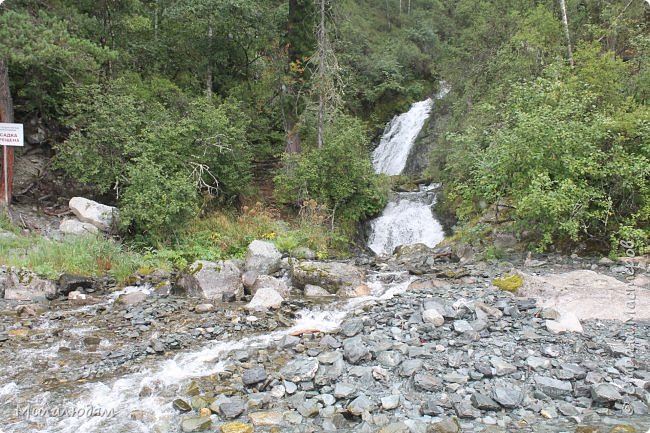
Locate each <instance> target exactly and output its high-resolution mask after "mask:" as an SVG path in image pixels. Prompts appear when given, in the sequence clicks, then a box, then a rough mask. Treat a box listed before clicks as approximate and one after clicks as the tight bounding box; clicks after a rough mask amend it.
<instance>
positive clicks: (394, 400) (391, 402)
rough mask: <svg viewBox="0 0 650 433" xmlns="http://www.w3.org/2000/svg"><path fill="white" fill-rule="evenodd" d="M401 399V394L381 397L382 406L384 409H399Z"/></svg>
mask: <svg viewBox="0 0 650 433" xmlns="http://www.w3.org/2000/svg"><path fill="white" fill-rule="evenodd" d="M399 401H400V396H399V395H388V396H386V397H382V398H381V407H382V409H384V410H391V409H397V408H398V407H399Z"/></svg>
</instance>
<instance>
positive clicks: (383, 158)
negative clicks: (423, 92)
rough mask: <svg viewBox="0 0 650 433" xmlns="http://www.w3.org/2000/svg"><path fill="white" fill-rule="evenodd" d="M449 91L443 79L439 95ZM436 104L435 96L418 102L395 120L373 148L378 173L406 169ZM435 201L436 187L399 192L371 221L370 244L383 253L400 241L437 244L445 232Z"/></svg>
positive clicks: (396, 171) (371, 247) (392, 172)
mask: <svg viewBox="0 0 650 433" xmlns="http://www.w3.org/2000/svg"><path fill="white" fill-rule="evenodd" d="M447 93H449V87H448V86H447V85H446V84H445V83H442V85H441V89H440V91H439V92H438V94H437V95H436V97H435V99H441V98H444V97H445V95H447ZM433 104H434V99H432V98H428V99H426V100H424V101H421V102H416V103H415V104H413V105H412V106H411V109H410V110H409V111H407V112H406V113H404V114H401V115H399V116H395V118H393V120H391V122H390V124H389V125H388V126H387V127H386V130H385V132H384V135H383V136H382V138H381V141H380V143H379V146H377V148H376V149H375V151H374V152H373V157H372V160H373V165H374V167H375V171H376V172H377V173H384V174H388V175H391V176H392V175H399V174H401V173H402V171H403V170H404V167H405V166H406V162H407V160H408V157H409V154H410V153H411V149H412V148H413V144H414V143H415V140H416V138H417V136H418V134H419V133H420V130H421V129H422V127H423V126H424V122H425V121H426V120H427V118H428V117H429V114H430V113H431V108H432V107H433ZM434 203H435V195H434V193H433V188H424V189H423V190H422V191H421V192H415V193H399V194H395V196H394V197H393V198H392V199H391V201H390V202H389V203H388V205H387V206H386V209H384V211H383V213H382V214H381V216H380V217H378V218H376V219H374V220H373V221H372V222H371V224H370V225H371V234H370V238H369V240H368V247H369V248H370V249H371V250H372V251H374V252H375V253H376V254H379V255H381V254H392V253H393V250H394V249H395V247H397V246H399V245H412V244H416V243H422V244H425V245H427V246H429V247H433V246H435V245H437V244H438V243H440V241H442V240H443V238H444V232H443V228H442V226H441V225H440V223H439V222H438V221H437V220H436V219H435V218H434V216H433V213H432V211H431V207H432V206H433V204H434Z"/></svg>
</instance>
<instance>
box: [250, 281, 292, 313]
mask: <svg viewBox="0 0 650 433" xmlns="http://www.w3.org/2000/svg"><path fill="white" fill-rule="evenodd" d="M283 301H284V298H283V297H282V295H281V294H279V293H278V292H277V291H276V290H275V289H272V288H270V287H264V288H261V289H259V290H258V291H257V292H255V296H253V299H251V301H250V302H249V303H248V304H247V305H246V309H248V310H253V311H263V310H268V309H269V308H280V305H282V302H283Z"/></svg>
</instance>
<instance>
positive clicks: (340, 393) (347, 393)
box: [334, 382, 357, 398]
mask: <svg viewBox="0 0 650 433" xmlns="http://www.w3.org/2000/svg"><path fill="white" fill-rule="evenodd" d="M356 392H357V388H356V387H355V386H354V385H352V384H349V383H345V382H338V383H337V384H336V386H335V387H334V397H336V398H350V397H352V396H353V395H355V394H356Z"/></svg>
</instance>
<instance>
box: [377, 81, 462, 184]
mask: <svg viewBox="0 0 650 433" xmlns="http://www.w3.org/2000/svg"><path fill="white" fill-rule="evenodd" d="M447 93H449V86H448V85H447V84H446V83H444V82H442V83H441V86H440V91H439V92H438V94H437V95H436V96H435V99H440V98H443V97H444V96H445V95H446V94H447ZM433 101H434V100H433V99H432V98H427V99H425V100H424V101H420V102H416V103H414V104H413V105H411V108H410V109H409V111H407V112H406V113H403V114H400V115H399V116H396V117H394V118H393V120H391V121H390V123H389V124H388V126H387V127H386V130H385V131H384V135H383V136H382V137H381V141H380V143H379V146H377V148H376V149H375V151H374V152H373V154H372V164H373V166H374V168H375V171H376V172H377V173H384V174H387V175H389V176H395V175H399V174H401V173H402V170H404V167H405V166H406V161H407V159H408V156H409V153H411V148H412V147H413V144H414V143H415V139H416V138H417V136H418V134H419V133H420V130H421V129H422V126H424V122H425V121H426V120H427V118H428V117H429V114H430V113H431V108H432V107H433Z"/></svg>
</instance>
